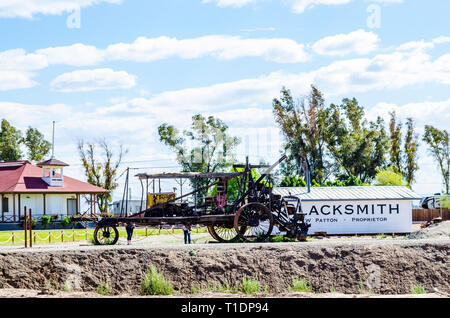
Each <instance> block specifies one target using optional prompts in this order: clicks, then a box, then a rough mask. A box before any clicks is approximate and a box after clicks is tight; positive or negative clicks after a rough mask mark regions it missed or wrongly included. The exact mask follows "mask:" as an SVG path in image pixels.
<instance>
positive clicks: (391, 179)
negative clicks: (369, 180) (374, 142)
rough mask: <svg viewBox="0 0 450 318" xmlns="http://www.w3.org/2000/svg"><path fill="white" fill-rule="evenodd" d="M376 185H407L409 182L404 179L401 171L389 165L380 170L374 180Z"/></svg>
mask: <svg viewBox="0 0 450 318" xmlns="http://www.w3.org/2000/svg"><path fill="white" fill-rule="evenodd" d="M374 185H376V186H406V185H408V183H407V182H406V181H405V180H404V178H403V175H402V174H401V173H400V172H397V171H395V170H394V168H392V167H389V168H387V169H383V170H378V173H377V175H376V177H375V180H374Z"/></svg>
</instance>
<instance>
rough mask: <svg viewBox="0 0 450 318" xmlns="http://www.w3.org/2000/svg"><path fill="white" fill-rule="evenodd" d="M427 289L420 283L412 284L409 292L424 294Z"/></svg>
mask: <svg viewBox="0 0 450 318" xmlns="http://www.w3.org/2000/svg"><path fill="white" fill-rule="evenodd" d="M426 293H427V291H426V290H425V287H423V286H422V285H421V284H418V285H414V286H412V287H411V294H426Z"/></svg>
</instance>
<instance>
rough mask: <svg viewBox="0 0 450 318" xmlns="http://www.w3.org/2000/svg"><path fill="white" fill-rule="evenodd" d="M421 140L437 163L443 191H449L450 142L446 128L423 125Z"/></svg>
mask: <svg viewBox="0 0 450 318" xmlns="http://www.w3.org/2000/svg"><path fill="white" fill-rule="evenodd" d="M423 141H425V142H426V143H427V144H428V146H429V152H430V153H431V154H432V155H433V157H434V159H435V160H436V161H437V163H438V164H439V168H440V170H441V174H442V179H443V181H444V185H445V193H446V194H448V193H449V187H450V144H449V137H448V132H447V130H439V129H437V128H435V127H433V126H431V125H426V126H425V134H424V135H423Z"/></svg>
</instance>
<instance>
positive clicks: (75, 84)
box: [50, 68, 136, 92]
mask: <svg viewBox="0 0 450 318" xmlns="http://www.w3.org/2000/svg"><path fill="white" fill-rule="evenodd" d="M135 85H136V78H135V76H133V75H130V74H128V73H127V72H125V71H120V72H116V71H113V70H111V69H108V68H102V69H95V70H80V71H74V72H70V73H64V74H62V75H59V76H58V77H56V78H55V79H54V80H53V81H52V82H51V84H50V86H51V88H52V89H53V90H55V91H58V92H86V91H93V90H104V89H125V88H131V87H133V86H135Z"/></svg>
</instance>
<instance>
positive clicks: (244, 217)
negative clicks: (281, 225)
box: [234, 202, 274, 242]
mask: <svg viewBox="0 0 450 318" xmlns="http://www.w3.org/2000/svg"><path fill="white" fill-rule="evenodd" d="M273 225H274V221H273V216H272V213H271V212H270V211H269V209H268V208H267V207H266V206H265V205H263V204H261V203H258V202H251V203H248V204H246V205H244V206H242V207H241V208H240V209H239V210H238V211H237V212H236V216H235V217H234V229H235V231H236V233H238V235H239V236H240V237H241V238H242V239H243V240H244V241H246V242H262V241H265V240H266V239H267V238H268V237H269V236H270V234H271V233H272V230H273Z"/></svg>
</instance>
